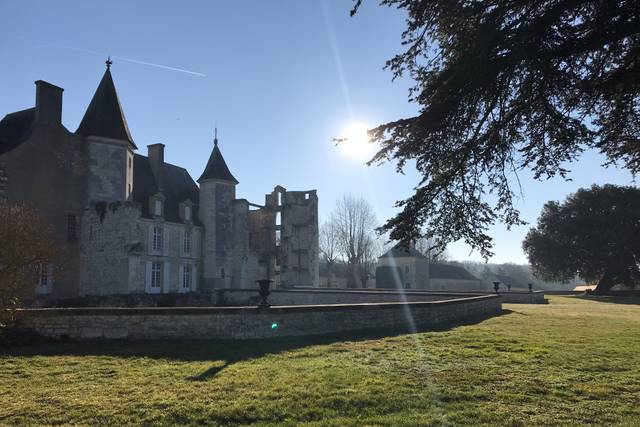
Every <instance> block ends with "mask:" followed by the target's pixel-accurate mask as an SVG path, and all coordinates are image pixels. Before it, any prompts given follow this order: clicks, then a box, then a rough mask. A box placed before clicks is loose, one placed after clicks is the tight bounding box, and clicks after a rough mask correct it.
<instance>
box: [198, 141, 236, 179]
mask: <svg viewBox="0 0 640 427" xmlns="http://www.w3.org/2000/svg"><path fill="white" fill-rule="evenodd" d="M205 179H221V180H225V181H231V182H234V183H236V184H238V180H237V179H235V178H234V176H233V175H232V174H231V171H229V167H228V166H227V163H226V162H225V161H224V158H223V157H222V153H221V152H220V149H219V148H218V139H217V138H216V139H214V140H213V151H212V152H211V156H210V157H209V161H208V162H207V166H206V167H205V168H204V172H202V175H201V176H200V178H198V182H202V181H204V180H205Z"/></svg>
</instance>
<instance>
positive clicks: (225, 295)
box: [212, 289, 477, 306]
mask: <svg viewBox="0 0 640 427" xmlns="http://www.w3.org/2000/svg"><path fill="white" fill-rule="evenodd" d="M469 296H477V294H473V293H470V294H453V295H452V294H448V293H444V292H443V293H436V292H434V293H427V292H397V291H387V292H385V291H374V292H372V291H366V290H362V291H359V290H325V289H322V290H320V289H295V290H289V289H287V290H280V289H276V290H272V291H271V295H269V299H268V300H269V303H270V304H271V305H307V304H308V305H315V304H361V303H384V302H419V301H441V300H447V299H457V298H465V297H469ZM259 301H260V297H259V295H258V290H257V289H246V290H245V289H242V290H240V289H216V290H215V292H214V293H213V295H212V302H213V303H214V304H216V305H235V306H237V305H256V304H258V302H259Z"/></svg>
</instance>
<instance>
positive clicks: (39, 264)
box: [0, 202, 59, 326]
mask: <svg viewBox="0 0 640 427" xmlns="http://www.w3.org/2000/svg"><path fill="white" fill-rule="evenodd" d="M0 242H1V244H0V326H2V325H3V324H4V322H5V321H6V320H8V319H9V318H10V315H11V310H12V309H14V308H16V307H17V306H19V304H20V299H21V296H23V295H25V294H27V295H28V294H29V292H30V291H32V289H30V288H29V287H30V286H32V284H35V283H36V276H37V274H38V272H39V269H40V268H43V266H45V267H46V266H48V265H49V264H51V263H52V262H53V261H54V260H55V259H56V258H57V257H58V255H59V251H58V249H57V248H56V246H55V243H54V239H53V232H52V229H51V226H50V225H49V223H48V222H46V221H45V220H44V219H43V218H42V217H40V215H38V213H37V212H36V211H34V210H33V209H32V208H30V207H28V206H26V205H21V204H8V203H1V202H0Z"/></svg>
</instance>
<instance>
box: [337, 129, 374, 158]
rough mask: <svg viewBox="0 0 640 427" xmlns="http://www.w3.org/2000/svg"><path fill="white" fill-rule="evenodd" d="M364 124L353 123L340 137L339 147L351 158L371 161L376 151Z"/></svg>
mask: <svg viewBox="0 0 640 427" xmlns="http://www.w3.org/2000/svg"><path fill="white" fill-rule="evenodd" d="M367 129H368V127H367V125H366V124H364V123H360V122H358V123H352V124H351V125H349V126H348V127H347V128H346V129H345V130H344V131H343V132H342V134H341V135H340V138H339V139H340V142H339V143H338V147H339V148H340V149H341V150H342V151H343V152H344V153H345V154H346V155H347V156H349V157H353V158H355V159H358V160H369V159H370V158H371V157H372V156H373V152H374V149H375V146H374V144H372V143H371V140H370V138H369V134H368V133H367Z"/></svg>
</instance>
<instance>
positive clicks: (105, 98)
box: [76, 59, 138, 149]
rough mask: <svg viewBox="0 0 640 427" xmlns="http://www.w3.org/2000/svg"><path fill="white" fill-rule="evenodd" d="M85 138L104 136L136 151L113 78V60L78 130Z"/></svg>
mask: <svg viewBox="0 0 640 427" xmlns="http://www.w3.org/2000/svg"><path fill="white" fill-rule="evenodd" d="M76 133H77V134H80V135H84V136H102V137H105V138H113V139H120V140H123V141H128V142H129V143H130V144H131V145H132V147H133V148H134V149H136V148H138V147H136V145H135V144H134V143H133V139H132V138H131V133H130V132H129V126H127V120H126V119H125V118H124V113H123V112H122V107H121V106H120V101H119V100H118V94H117V92H116V87H115V85H114V84H113V78H112V77H111V59H108V60H107V70H106V71H105V72H104V75H103V76H102V80H101V81H100V84H99V85H98V89H96V93H95V94H94V95H93V98H92V99H91V103H90V104H89V107H88V108H87V111H86V112H85V113H84V117H83V118H82V121H81V122H80V126H78V130H76Z"/></svg>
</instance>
